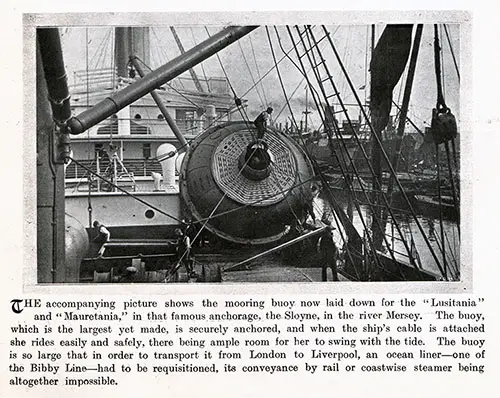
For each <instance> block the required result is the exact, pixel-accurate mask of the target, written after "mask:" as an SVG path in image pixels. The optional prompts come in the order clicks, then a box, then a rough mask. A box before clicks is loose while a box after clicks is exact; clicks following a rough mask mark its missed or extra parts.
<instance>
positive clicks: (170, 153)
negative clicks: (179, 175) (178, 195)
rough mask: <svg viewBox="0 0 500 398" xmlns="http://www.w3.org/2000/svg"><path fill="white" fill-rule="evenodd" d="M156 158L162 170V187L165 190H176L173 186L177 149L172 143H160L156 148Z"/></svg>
mask: <svg viewBox="0 0 500 398" xmlns="http://www.w3.org/2000/svg"><path fill="white" fill-rule="evenodd" d="M156 158H157V159H158V162H160V164H161V168H162V171H163V187H164V189H165V191H168V190H176V189H177V188H176V186H175V159H176V158H177V149H176V148H175V146H173V145H172V144H161V145H160V146H159V147H158V149H157V150H156Z"/></svg>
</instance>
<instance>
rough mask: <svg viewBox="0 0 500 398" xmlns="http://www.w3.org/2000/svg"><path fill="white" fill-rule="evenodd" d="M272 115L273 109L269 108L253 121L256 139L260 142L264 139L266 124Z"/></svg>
mask: <svg viewBox="0 0 500 398" xmlns="http://www.w3.org/2000/svg"><path fill="white" fill-rule="evenodd" d="M271 113H273V108H271V107H269V108H267V109H266V110H265V111H264V112H262V113H261V114H260V115H259V116H257V118H256V119H255V120H254V121H253V123H254V124H255V127H257V139H258V140H262V139H263V138H264V133H265V132H266V126H267V122H268V120H269V117H270V116H271Z"/></svg>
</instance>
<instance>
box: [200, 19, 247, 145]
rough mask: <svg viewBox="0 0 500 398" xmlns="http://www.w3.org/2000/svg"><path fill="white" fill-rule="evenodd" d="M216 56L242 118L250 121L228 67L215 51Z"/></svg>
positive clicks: (208, 32)
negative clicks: (230, 77) (227, 70)
mask: <svg viewBox="0 0 500 398" xmlns="http://www.w3.org/2000/svg"><path fill="white" fill-rule="evenodd" d="M205 30H206V32H207V34H208V37H211V36H210V31H209V30H208V28H207V27H206V26H205ZM215 56H216V57H217V60H218V61H219V64H220V67H221V69H222V72H223V73H224V76H225V77H226V80H227V83H228V84H229V88H230V89H231V91H232V93H233V96H234V102H235V104H236V106H237V107H238V111H239V112H240V115H241V118H242V119H243V121H245V122H247V123H249V118H248V116H247V114H246V111H245V108H243V107H242V106H241V97H238V95H237V94H236V91H235V89H234V87H233V85H232V84H231V80H229V76H228V75H227V73H226V69H225V68H224V65H223V64H222V60H221V59H220V57H219V53H215ZM251 134H252V138H253V139H255V135H254V134H253V131H252V132H251Z"/></svg>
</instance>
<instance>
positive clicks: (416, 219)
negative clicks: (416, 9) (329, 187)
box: [323, 26, 443, 272]
mask: <svg viewBox="0 0 500 398" xmlns="http://www.w3.org/2000/svg"><path fill="white" fill-rule="evenodd" d="M323 29H324V30H325V31H326V27H324V26H323ZM329 41H330V44H331V46H332V50H333V51H334V53H335V58H336V59H337V61H338V63H339V66H340V67H341V69H342V73H343V74H344V75H345V76H346V79H347V81H348V82H349V87H350V88H351V91H352V93H353V94H354V96H355V98H356V102H357V103H358V105H359V107H360V109H361V112H362V113H363V116H364V118H365V120H366V121H367V125H368V127H369V128H370V132H371V133H372V135H373V136H374V137H375V139H376V141H377V144H378V145H379V146H380V147H381V148H382V156H383V159H384V160H385V162H386V163H387V167H388V168H389V171H390V173H391V174H392V175H393V177H394V178H395V181H396V184H397V185H398V188H399V190H400V192H401V193H402V194H403V198H404V200H405V202H406V205H407V206H408V208H409V209H410V211H411V213H412V217H413V219H414V221H415V223H416V224H417V226H418V229H419V231H420V233H421V235H422V237H423V238H424V240H425V242H426V245H427V247H428V248H429V251H430V253H431V255H432V257H433V259H434V261H435V262H436V265H437V266H438V268H439V269H440V271H441V272H443V270H442V267H441V264H440V262H439V259H438V257H437V256H436V253H435V252H434V249H433V248H432V245H431V244H430V242H429V239H428V238H427V236H426V235H425V231H424V229H423V228H422V225H421V223H420V221H419V220H418V217H417V214H416V213H415V210H414V209H413V206H412V204H411V202H410V199H409V198H408V195H407V194H406V191H405V190H404V189H403V186H402V185H401V182H400V181H399V179H398V178H397V175H396V171H395V170H394V168H393V167H392V164H391V161H390V159H389V157H388V156H387V153H386V152H385V151H384V150H383V145H382V142H381V141H380V138H379V137H378V135H377V134H375V131H374V129H373V126H372V124H371V123H370V122H369V121H368V115H367V114H366V111H365V109H364V108H363V106H362V104H361V101H360V99H359V96H358V94H357V92H356V90H355V87H354V85H353V84H352V81H351V80H350V79H349V77H348V74H347V71H346V69H345V67H344V65H343V63H342V60H341V59H340V57H339V54H338V52H337V50H336V48H335V45H334V44H333V41H332V40H331V38H329ZM341 105H342V104H341ZM343 110H344V113H345V115H346V118H347V121H348V122H349V124H350V126H351V128H352V123H351V119H350V117H349V115H348V113H347V111H346V110H345V107H344V106H343ZM353 132H354V136H355V138H356V141H357V142H358V145H359V137H358V135H357V133H356V132H355V130H354V129H353ZM361 150H362V153H363V156H365V158H366V156H367V155H366V152H365V150H364V148H363V146H361ZM368 163H369V162H368ZM370 167H371V165H370ZM371 172H372V174H373V169H372V168H371ZM382 198H383V199H384V202H385V203H386V206H387V207H388V208H389V210H390V206H389V204H388V203H387V198H386V197H385V195H382ZM390 213H391V218H393V219H394V215H393V214H392V212H390ZM396 225H397V221H396Z"/></svg>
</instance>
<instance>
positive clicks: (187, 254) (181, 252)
mask: <svg viewBox="0 0 500 398" xmlns="http://www.w3.org/2000/svg"><path fill="white" fill-rule="evenodd" d="M174 233H175V235H176V236H177V248H176V254H177V264H182V265H184V266H185V267H186V271H187V273H188V275H189V277H191V278H196V277H197V275H196V273H195V272H194V267H193V265H194V257H193V255H192V252H191V239H189V236H187V235H186V234H184V233H183V232H182V230H181V229H180V228H176V229H175V231H174Z"/></svg>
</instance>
